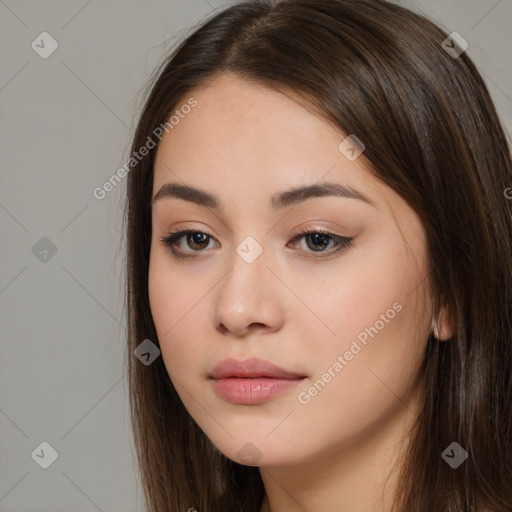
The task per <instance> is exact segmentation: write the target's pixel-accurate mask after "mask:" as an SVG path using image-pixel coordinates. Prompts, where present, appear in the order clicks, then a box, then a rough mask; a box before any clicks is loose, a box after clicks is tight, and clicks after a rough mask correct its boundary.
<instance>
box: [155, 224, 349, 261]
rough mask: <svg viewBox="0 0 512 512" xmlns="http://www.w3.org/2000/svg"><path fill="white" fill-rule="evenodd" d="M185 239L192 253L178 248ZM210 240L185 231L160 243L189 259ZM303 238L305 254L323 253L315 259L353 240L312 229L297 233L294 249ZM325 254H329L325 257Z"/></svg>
mask: <svg viewBox="0 0 512 512" xmlns="http://www.w3.org/2000/svg"><path fill="white" fill-rule="evenodd" d="M184 237H186V238H185V240H186V242H187V245H188V246H189V247H190V248H193V250H192V251H184V250H183V249H182V248H179V249H177V248H176V247H177V246H178V245H179V243H180V242H181V240H182V239H183V238H184ZM210 238H213V237H212V236H211V235H208V233H205V232H203V231H199V230H192V229H184V230H180V231H175V232H173V233H171V234H170V235H169V236H167V237H165V238H160V241H161V242H162V243H163V244H164V245H165V246H167V247H169V248H170V249H171V252H172V254H173V255H174V256H175V257H176V258H187V257H190V253H193V252H201V250H202V249H205V248H206V247H207V246H208V242H209V239H210ZM301 238H305V239H306V241H307V243H306V246H307V247H308V248H309V249H311V250H310V251H308V250H306V251H305V252H313V253H315V252H316V253H322V254H321V255H320V256H313V258H319V257H326V256H329V255H331V254H333V253H335V252H338V251H340V250H342V249H346V248H348V247H351V246H352V240H353V238H347V237H343V236H339V235H335V234H333V233H329V232H328V231H324V230H322V229H310V230H306V231H301V232H300V233H297V234H296V235H294V236H293V238H292V240H291V241H290V243H291V244H292V247H293V248H299V244H297V243H296V241H297V240H300V239H301ZM330 242H333V243H334V247H335V249H334V250H330V251H325V250H324V249H325V247H326V246H328V245H329V243H330ZM187 253H189V254H187ZM323 253H327V254H326V255H325V256H324V254H323Z"/></svg>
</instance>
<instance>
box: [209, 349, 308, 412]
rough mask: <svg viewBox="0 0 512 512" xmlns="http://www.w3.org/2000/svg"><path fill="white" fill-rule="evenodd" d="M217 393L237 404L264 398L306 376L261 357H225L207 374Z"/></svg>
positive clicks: (261, 400) (249, 402)
mask: <svg viewBox="0 0 512 512" xmlns="http://www.w3.org/2000/svg"><path fill="white" fill-rule="evenodd" d="M209 377H210V380H211V381H212V383H213V387H214V390H215V392H216V393H217V395H219V396H220V397H221V398H223V399H224V400H226V401H228V402H231V403H233V404H237V405H256V404H260V403H263V402H266V401H267V400H269V399H270V398H272V397H273V396H275V395H276V394H279V393H282V392H284V391H286V390H288V389H290V388H291V387H294V386H296V385H297V384H298V383H300V382H302V381H303V380H304V379H305V378H306V376H305V375H300V374H298V373H293V372H289V371H287V370H285V369H284V368H281V367H280V366H277V365H275V364H273V363H271V362H269V361H264V360H262V359H254V358H253V359H246V360H244V361H237V360H236V359H225V360H224V361H222V362H220V363H219V364H218V365H217V366H216V367H215V368H214V369H213V371H212V373H211V374H210V375H209Z"/></svg>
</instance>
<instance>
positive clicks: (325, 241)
mask: <svg viewBox="0 0 512 512" xmlns="http://www.w3.org/2000/svg"><path fill="white" fill-rule="evenodd" d="M301 238H304V239H305V241H306V247H308V248H310V249H312V250H311V251H307V252H317V253H322V254H321V255H320V256H313V257H314V258H322V257H327V256H330V255H331V254H333V253H335V252H338V251H341V250H342V249H346V248H348V247H352V241H353V238H347V237H344V236H340V235H335V234H333V233H329V232H328V231H324V230H323V229H308V230H305V231H301V232H300V233H298V234H297V235H295V236H294V238H293V239H292V242H295V241H296V240H300V239H301ZM330 242H333V243H334V247H336V248H335V249H334V250H331V251H324V249H325V247H326V246H328V245H329V243H330ZM298 246H299V245H298V244H294V245H293V247H298ZM324 252H326V253H327V254H326V255H324V254H323V253H324Z"/></svg>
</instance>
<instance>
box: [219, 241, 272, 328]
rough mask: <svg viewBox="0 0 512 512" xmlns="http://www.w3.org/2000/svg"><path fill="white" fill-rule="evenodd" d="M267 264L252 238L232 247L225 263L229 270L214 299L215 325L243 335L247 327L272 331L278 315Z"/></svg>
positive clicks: (258, 245)
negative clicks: (262, 327)
mask: <svg viewBox="0 0 512 512" xmlns="http://www.w3.org/2000/svg"><path fill="white" fill-rule="evenodd" d="M268 252H270V251H268ZM268 264H269V261H268V253H267V251H265V250H264V249H263V246H262V244H260V242H258V241H257V240H256V238H255V237H253V236H247V237H246V238H244V239H243V240H242V241H241V242H240V243H239V244H238V245H237V246H236V247H235V251H234V254H232V255H231V257H230V259H229V266H230V267H231V270H230V271H229V272H228V273H227V275H225V277H224V279H223V283H222V285H221V286H220V288H219V290H218V292H217V296H216V302H215V307H214V308H215V312H214V317H215V322H216V325H219V324H223V325H224V327H225V328H227V329H228V330H230V331H233V332H243V331H244V330H245V329H246V328H248V327H249V325H251V324H263V325H265V326H273V327H275V324H276V323H278V320H279V318H278V317H279V315H280V313H279V304H277V302H278V298H277V296H276V293H275V288H274V287H272V286H271V285H270V283H269V279H275V277H274V276H273V274H272V272H270V271H269V269H268V268H267V265H268ZM270 266H271V265H270Z"/></svg>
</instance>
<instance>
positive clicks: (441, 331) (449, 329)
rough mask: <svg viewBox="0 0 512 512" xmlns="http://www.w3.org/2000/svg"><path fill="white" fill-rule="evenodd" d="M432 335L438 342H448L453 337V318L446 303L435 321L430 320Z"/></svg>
mask: <svg viewBox="0 0 512 512" xmlns="http://www.w3.org/2000/svg"><path fill="white" fill-rule="evenodd" d="M432 333H433V334H434V336H435V337H436V339H437V340H438V341H446V340H449V339H450V338H452V337H453V336H454V335H455V317H454V315H453V312H452V310H451V308H450V307H449V306H448V305H447V304H446V303H445V304H444V305H443V306H442V307H441V309H440V311H439V316H438V317H437V319H436V318H433V319H432Z"/></svg>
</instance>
